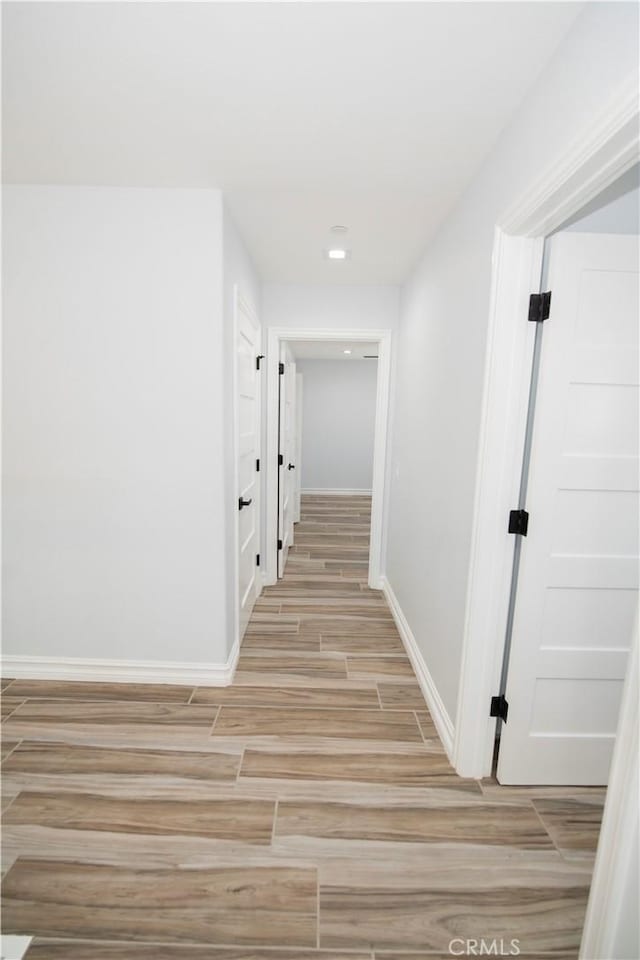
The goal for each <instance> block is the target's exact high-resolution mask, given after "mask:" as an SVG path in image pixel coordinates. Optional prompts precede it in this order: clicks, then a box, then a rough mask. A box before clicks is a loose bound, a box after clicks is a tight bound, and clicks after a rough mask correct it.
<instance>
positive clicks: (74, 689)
mask: <svg viewBox="0 0 640 960" xmlns="http://www.w3.org/2000/svg"><path fill="white" fill-rule="evenodd" d="M192 691H193V687H183V686H177V685H174V684H170V683H88V682H85V681H82V680H74V681H72V682H71V681H63V680H14V681H13V683H12V686H11V696H12V697H22V698H23V699H25V700H26V699H27V698H29V699H34V698H37V699H42V698H44V699H47V700H91V701H92V702H95V701H98V700H120V701H122V700H134V701H136V702H140V701H143V702H144V701H155V702H165V703H188V702H189V697H190V696H191V693H192Z"/></svg>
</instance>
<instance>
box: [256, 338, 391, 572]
mask: <svg viewBox="0 0 640 960" xmlns="http://www.w3.org/2000/svg"><path fill="white" fill-rule="evenodd" d="M267 371H268V374H267V406H266V411H267V412H266V427H267V456H266V501H265V502H266V534H265V537H266V543H265V551H264V552H265V567H264V579H265V583H266V584H274V583H276V581H277V580H278V579H282V577H283V576H284V573H285V569H286V563H287V558H288V556H289V552H290V550H291V548H292V545H295V543H296V524H297V521H298V520H299V518H300V497H301V494H302V495H304V494H305V493H309V494H320V495H322V496H336V495H337V496H340V495H342V496H345V495H347V496H348V495H356V496H358V495H360V496H362V495H364V496H367V497H369V498H370V503H371V535H370V551H369V556H368V561H369V562H368V578H367V581H368V585H369V586H370V587H372V588H380V587H381V585H382V584H381V575H382V537H383V507H384V497H385V483H386V477H387V435H388V422H389V395H390V378H391V331H390V330H357V329H342V330H331V329H326V330H323V329H309V330H304V329H295V330H294V329H288V328H274V327H271V328H270V329H269V331H268V346H267ZM306 381H308V383H306ZM305 383H306V386H305Z"/></svg>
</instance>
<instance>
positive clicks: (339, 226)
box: [331, 223, 349, 233]
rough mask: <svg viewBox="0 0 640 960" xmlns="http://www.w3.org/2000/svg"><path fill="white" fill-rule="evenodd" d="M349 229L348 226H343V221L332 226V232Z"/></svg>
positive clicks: (343, 231)
mask: <svg viewBox="0 0 640 960" xmlns="http://www.w3.org/2000/svg"><path fill="white" fill-rule="evenodd" d="M348 229H349V228H348V227H343V226H342V224H341V223H336V224H334V226H333V227H331V233H346V232H347V230H348Z"/></svg>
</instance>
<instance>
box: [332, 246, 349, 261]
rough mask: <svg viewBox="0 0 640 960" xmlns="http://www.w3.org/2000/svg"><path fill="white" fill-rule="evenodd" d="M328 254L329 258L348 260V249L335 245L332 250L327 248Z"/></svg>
mask: <svg viewBox="0 0 640 960" xmlns="http://www.w3.org/2000/svg"><path fill="white" fill-rule="evenodd" d="M327 256H328V257H329V260H346V259H347V251H346V250H342V249H341V248H339V247H334V248H333V249H332V250H327Z"/></svg>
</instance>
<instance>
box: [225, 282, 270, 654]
mask: <svg viewBox="0 0 640 960" xmlns="http://www.w3.org/2000/svg"><path fill="white" fill-rule="evenodd" d="M240 306H242V309H243V310H244V311H245V313H246V314H247V316H248V317H249V319H250V320H251V323H252V324H253V326H254V327H255V329H256V330H257V333H258V338H257V341H256V346H257V350H258V353H261V352H262V336H263V334H262V326H261V324H260V320H259V319H258V315H257V313H256V311H255V310H254V309H253V307H252V306H251V304H250V303H249V301H248V300H247V299H246V298H245V297H243V296H242V294H241V292H240V288H239V286H238V284H237V283H236V284H234V286H233V364H232V371H233V372H232V377H231V382H232V411H233V412H232V416H233V512H234V520H233V575H234V583H233V627H232V630H233V633H232V643H233V646H232V650H233V651H235V656H237V654H238V653H239V651H240V642H241V639H240V521H239V510H238V487H239V483H240V476H239V471H238V450H239V433H240V410H239V405H238V351H237V342H238V322H239V320H238V314H239V308H240ZM256 421H257V422H256V437H257V441H258V459H260V458H261V457H262V384H261V382H260V379H259V378H258V382H257V386H256ZM255 489H256V498H257V503H256V505H255V510H256V514H255V515H256V530H257V543H258V552H260V540H261V530H262V526H261V516H262V513H261V509H260V508H261V505H262V504H261V501H262V484H261V482H260V476H259V475H258V477H257V478H256V484H255ZM260 570H261V567H256V580H255V593H256V599H257V598H258V597H259V596H260V593H261V592H262V584H263V581H262V576H261V573H260Z"/></svg>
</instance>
